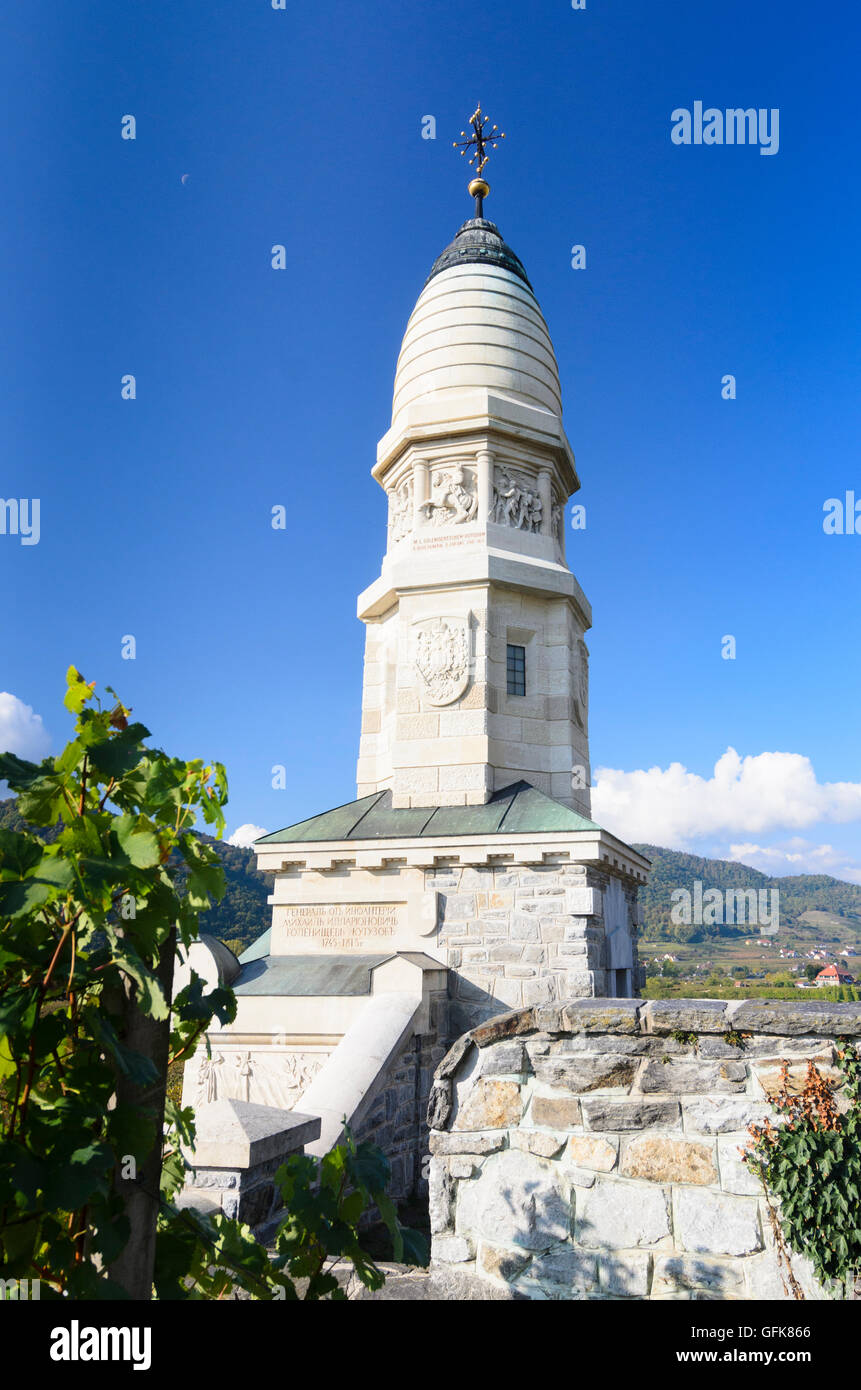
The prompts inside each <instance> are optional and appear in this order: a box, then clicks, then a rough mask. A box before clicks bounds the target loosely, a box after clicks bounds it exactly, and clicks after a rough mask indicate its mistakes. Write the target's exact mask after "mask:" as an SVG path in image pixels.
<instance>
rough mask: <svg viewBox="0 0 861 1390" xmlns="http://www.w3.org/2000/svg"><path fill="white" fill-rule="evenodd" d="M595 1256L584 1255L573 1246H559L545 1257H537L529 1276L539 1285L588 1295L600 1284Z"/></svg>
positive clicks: (531, 1266)
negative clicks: (550, 1285)
mask: <svg viewBox="0 0 861 1390" xmlns="http://www.w3.org/2000/svg"><path fill="white" fill-rule="evenodd" d="M597 1265H598V1261H597V1258H596V1256H595V1255H587V1254H584V1252H583V1251H582V1250H575V1249H574V1247H573V1246H572V1245H557V1246H556V1247H555V1249H553V1250H548V1251H547V1253H546V1254H545V1255H536V1256H535V1258H534V1259H533V1261H532V1264H531V1265H530V1266H529V1270H528V1276H529V1278H530V1279H534V1280H536V1281H537V1282H538V1283H539V1284H552V1285H556V1286H558V1287H561V1288H564V1289H566V1290H568V1291H570V1292H571V1293H588V1292H589V1291H590V1290H592V1289H594V1288H595V1286H596V1284H597V1282H598V1269H597Z"/></svg>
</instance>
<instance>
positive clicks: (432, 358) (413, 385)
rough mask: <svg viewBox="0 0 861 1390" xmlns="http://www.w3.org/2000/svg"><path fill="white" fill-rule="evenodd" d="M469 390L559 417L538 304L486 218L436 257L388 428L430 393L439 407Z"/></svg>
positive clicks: (409, 334)
mask: <svg viewBox="0 0 861 1390" xmlns="http://www.w3.org/2000/svg"><path fill="white" fill-rule="evenodd" d="M487 228H491V229H492V234H490V233H488V232H487V230H486V229H487ZM461 238H462V239H461ZM459 243H460V244H459ZM476 388H484V389H489V390H492V391H493V392H494V393H495V394H496V395H498V396H501V397H505V398H508V399H510V400H515V401H520V402H522V403H524V404H527V405H530V406H533V407H538V408H539V409H541V410H545V411H550V412H551V413H552V414H553V415H554V416H556V417H557V418H558V417H560V416H561V414H562V397H561V392H560V387H559V371H558V368H557V365H556V357H555V354H554V352H553V345H552V343H551V341H550V334H549V332H548V330H547V324H546V323H545V322H544V316H543V314H542V313H541V310H540V309H539V307H538V301H537V300H536V298H535V295H534V294H533V293H532V289H531V287H530V285H529V281H528V280H527V279H526V273H525V271H524V269H523V266H522V265H521V264H520V261H519V260H518V259H517V257H516V256H515V254H514V252H513V251H512V250H511V249H510V247H508V246H506V244H505V242H504V241H503V240H502V238H501V237H500V236H499V233H498V232H497V230H496V228H495V227H494V226H493V223H486V222H484V221H483V220H480V219H473V220H472V221H471V222H467V223H465V224H464V227H462V228H461V231H460V232H459V233H458V236H457V237H456V238H455V240H454V242H452V244H451V246H449V247H447V248H446V250H445V251H444V252H443V253H442V255H441V256H440V257H439V258H438V260H437V261H436V263H435V264H434V267H433V270H432V271H431V274H430V277H429V279H428V281H427V283H426V284H425V287H424V289H423V290H422V292H421V294H420V295H419V299H418V302H417V304H416V307H415V309H414V310H413V312H412V314H411V316H410V320H409V323H408V324H407V329H406V333H405V334H404V340H403V345H402V347H401V352H400V356H399V358H398V365H397V371H396V373H395V390H394V400H393V405H392V423H393V426H396V425H397V424H398V423H399V417H400V416H401V415H402V413H403V412H404V411H405V410H407V408H408V407H410V406H412V405H414V404H416V403H421V404H425V403H429V401H430V398H433V399H434V402H435V404H436V405H437V406H441V405H443V403H444V399H445V398H446V397H448V398H453V397H454V396H456V395H462V394H464V393H465V392H468V391H470V390H474V389H476ZM452 404H453V402H452ZM456 413H457V412H456V410H455V414H456Z"/></svg>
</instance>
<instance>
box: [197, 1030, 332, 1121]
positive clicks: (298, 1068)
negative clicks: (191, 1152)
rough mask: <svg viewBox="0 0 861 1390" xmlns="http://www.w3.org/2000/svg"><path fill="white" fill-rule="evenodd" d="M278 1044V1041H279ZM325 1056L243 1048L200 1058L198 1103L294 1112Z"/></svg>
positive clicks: (316, 1053) (202, 1055)
mask: <svg viewBox="0 0 861 1390" xmlns="http://www.w3.org/2000/svg"><path fill="white" fill-rule="evenodd" d="M276 1041H277V1039H276ZM327 1055H328V1054H327V1053H325V1052H285V1051H282V1050H281V1049H280V1048H270V1047H260V1048H242V1049H240V1050H238V1051H236V1052H227V1053H223V1052H214V1053H213V1054H212V1056H211V1057H207V1056H206V1054H205V1052H204V1053H201V1054H199V1056H200V1060H199V1062H198V1069H197V1076H196V1078H195V1080H196V1095H195V1097H194V1100H195V1103H196V1104H197V1105H198V1106H201V1105H205V1104H208V1103H211V1102H212V1101H215V1100H244V1101H252V1102H254V1103H255V1104H257V1105H271V1106H274V1107H275V1108H276V1109H278V1110H292V1108H293V1106H294V1105H295V1104H296V1102H297V1101H298V1100H299V1099H300V1098H301V1096H302V1095H303V1094H304V1092H305V1091H306V1090H307V1089H308V1087H309V1085H310V1084H311V1082H312V1080H313V1079H314V1077H315V1076H316V1074H317V1072H318V1071H319V1070H320V1068H321V1066H322V1065H323V1063H324V1062H325V1060H326V1057H327Z"/></svg>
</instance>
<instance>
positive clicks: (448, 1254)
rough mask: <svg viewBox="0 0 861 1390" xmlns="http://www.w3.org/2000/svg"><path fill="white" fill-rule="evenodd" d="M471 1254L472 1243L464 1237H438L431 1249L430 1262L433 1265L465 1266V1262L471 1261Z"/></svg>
mask: <svg viewBox="0 0 861 1390" xmlns="http://www.w3.org/2000/svg"><path fill="white" fill-rule="evenodd" d="M473 1254H474V1251H473V1247H472V1242H471V1241H469V1240H467V1239H466V1237H465V1236H445V1235H438V1236H436V1237H435V1238H434V1241H433V1244H432V1247H431V1260H432V1261H433V1262H434V1263H435V1264H436V1263H437V1262H439V1263H440V1264H446V1265H456V1264H465V1263H466V1261H467V1260H471V1259H472V1257H473Z"/></svg>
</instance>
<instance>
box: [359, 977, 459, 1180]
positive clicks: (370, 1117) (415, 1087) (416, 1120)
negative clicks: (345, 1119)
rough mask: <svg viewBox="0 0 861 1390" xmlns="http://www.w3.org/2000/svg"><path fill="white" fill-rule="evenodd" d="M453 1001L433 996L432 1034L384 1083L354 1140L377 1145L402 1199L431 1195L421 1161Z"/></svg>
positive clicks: (411, 1046)
mask: <svg viewBox="0 0 861 1390" xmlns="http://www.w3.org/2000/svg"><path fill="white" fill-rule="evenodd" d="M447 1017H448V1001H447V999H446V998H445V996H444V995H434V997H433V998H432V999H431V1002H430V1008H429V1023H430V1029H429V1031H428V1032H427V1033H420V1034H419V1033H416V1034H413V1036H412V1037H411V1038H410V1040H409V1042H408V1043H407V1044H406V1046H405V1047H404V1048H403V1050H402V1051H401V1052H400V1053H399V1054H398V1056H397V1058H396V1059H395V1060H394V1061H393V1062H392V1064H391V1066H390V1067H389V1069H388V1071H387V1073H386V1076H385V1077H384V1078H383V1079H382V1081H381V1084H380V1089H379V1091H378V1093H377V1094H376V1096H375V1098H374V1101H373V1104H372V1107H371V1109H370V1111H369V1113H368V1114H367V1115H366V1116H365V1117H364V1119H363V1120H362V1122H361V1124H360V1125H358V1126H357V1128H356V1130H355V1133H354V1135H353V1138H354V1139H355V1140H356V1142H357V1143H363V1142H365V1141H367V1142H369V1143H372V1144H376V1145H378V1147H379V1148H381V1149H382V1151H383V1153H384V1154H385V1155H386V1158H387V1159H388V1160H389V1162H390V1164H391V1166H392V1179H391V1182H390V1184H389V1188H388V1191H389V1195H390V1196H392V1197H394V1198H395V1200H402V1199H404V1198H407V1197H411V1196H414V1195H416V1194H423V1193H426V1192H427V1188H428V1182H427V1174H426V1172H423V1165H422V1158H423V1156H424V1155H425V1154H426V1153H427V1151H428V1123H427V1111H428V1101H429V1098H430V1093H431V1089H432V1086H433V1081H434V1069H435V1068H436V1066H437V1065H438V1063H439V1061H440V1058H441V1057H442V1056H443V1055H444V1053H445V1046H444V1044H443V1043H442V1042H441V1039H443V1038H445V1037H446V1036H447V1027H448V1024H447Z"/></svg>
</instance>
